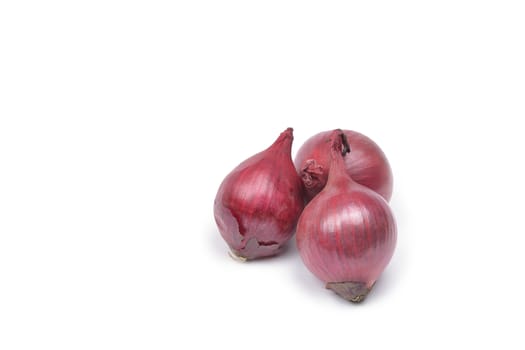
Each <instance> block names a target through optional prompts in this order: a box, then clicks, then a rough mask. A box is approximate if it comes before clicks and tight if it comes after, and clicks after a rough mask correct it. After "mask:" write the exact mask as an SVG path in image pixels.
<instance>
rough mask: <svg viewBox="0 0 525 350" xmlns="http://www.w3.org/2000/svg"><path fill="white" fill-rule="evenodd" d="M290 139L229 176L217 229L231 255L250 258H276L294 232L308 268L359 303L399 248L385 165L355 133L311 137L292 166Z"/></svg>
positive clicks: (218, 204)
mask: <svg viewBox="0 0 525 350" xmlns="http://www.w3.org/2000/svg"><path fill="white" fill-rule="evenodd" d="M292 141H293V130H292V129H291V128H288V129H286V130H285V131H284V132H283V133H281V135H280V136H279V137H278V138H277V140H276V141H275V142H274V143H273V144H272V145H271V146H270V147H269V148H267V149H266V150H264V151H262V152H260V153H258V154H256V155H254V156H252V157H250V158H248V159H247V160H245V161H244V162H242V163H241V164H239V165H238V166H237V167H236V168H235V169H233V170H232V171H231V172H230V173H229V174H228V175H227V176H226V178H225V179H224V180H223V182H222V184H221V185H220V187H219V190H218V192H217V196H216V198H215V203H214V216H215V221H216V223H217V226H218V228H219V232H220V233H221V235H222V237H223V239H224V240H225V241H226V243H227V244H228V245H229V247H230V251H231V254H232V255H233V256H234V257H237V258H239V259H241V260H251V259H257V258H262V257H268V256H272V255H275V254H277V253H278V252H279V251H280V249H281V247H282V246H283V245H284V244H285V243H286V242H287V241H288V240H289V239H290V238H291V236H292V235H293V233H294V231H295V230H296V232H297V234H296V240H297V249H298V251H299V254H300V256H301V259H302V260H303V262H304V264H305V265H306V267H307V268H308V269H309V270H310V271H311V272H312V273H313V274H314V275H315V276H316V277H317V278H319V279H320V280H322V281H323V282H324V283H325V284H326V288H328V289H331V290H333V291H334V292H335V293H337V294H338V295H340V296H341V297H343V298H344V299H346V300H349V301H352V302H360V301H362V300H363V299H364V298H365V297H366V296H367V294H368V293H369V291H370V290H371V288H372V287H373V285H374V283H375V281H376V280H377V279H378V277H379V276H380V274H381V273H382V272H383V270H384V269H385V267H386V266H387V264H388V263H389V261H390V259H391V257H392V255H393V252H394V248H395V245H396V237H397V230H396V224H395V219H394V216H393V214H392V211H391V210H390V208H389V206H388V203H387V201H388V200H389V199H390V197H391V195H392V183H393V181H392V172H391V169H390V165H389V164H388V161H387V159H386V157H385V155H384V153H383V152H382V151H381V149H380V148H379V147H378V146H377V145H376V144H375V143H374V142H373V141H372V140H371V139H369V138H368V137H366V136H364V135H362V134H359V133H357V132H355V131H350V130H344V131H343V130H340V129H337V130H334V131H328V132H323V133H319V134H317V135H315V136H313V137H312V138H310V139H309V140H307V141H306V142H305V144H304V145H303V146H302V147H301V148H300V150H299V151H298V153H297V156H296V160H295V165H294V163H293V162H292V158H291V147H292ZM305 203H307V204H306V207H304V204H305Z"/></svg>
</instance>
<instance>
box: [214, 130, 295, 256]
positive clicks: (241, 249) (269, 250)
mask: <svg viewBox="0 0 525 350" xmlns="http://www.w3.org/2000/svg"><path fill="white" fill-rule="evenodd" d="M292 142H293V129H292V128H288V129H286V130H285V131H284V132H283V133H281V135H280V136H279V137H278V138H277V140H276V141H275V142H274V143H273V144H272V145H271V146H270V147H269V148H267V149H266V150H265V151H263V152H260V153H258V154H256V155H254V156H252V157H250V158H248V159H247V160H245V161H244V162H242V163H241V164H239V165H238V166H237V167H236V168H235V169H233V171H232V172H231V173H229V174H228V175H227V176H226V178H225V179H224V180H223V182H222V184H221V185H220V187H219V190H218V192H217V196H216V197H215V203H214V216H215V221H216V223H217V226H218V228H219V231H220V233H221V235H222V237H223V239H224V240H225V241H226V243H228V245H229V247H230V249H231V251H232V253H233V254H234V255H236V256H237V257H239V258H241V259H243V260H245V259H246V260H251V259H257V258H262V257H267V256H272V255H275V254H277V253H278V252H279V251H280V249H281V247H282V245H283V244H285V243H286V242H287V241H288V240H289V239H290V238H291V237H292V235H293V233H294V230H295V226H296V223H297V220H298V218H299V215H300V214H301V212H302V210H303V206H304V204H303V199H302V183H301V179H300V178H299V176H298V175H297V173H296V171H295V168H294V165H293V162H292V157H291V148H292Z"/></svg>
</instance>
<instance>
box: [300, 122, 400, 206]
mask: <svg viewBox="0 0 525 350" xmlns="http://www.w3.org/2000/svg"><path fill="white" fill-rule="evenodd" d="M343 132H344V134H345V136H346V138H347V139H348V142H349V143H350V145H351V146H352V152H351V153H350V154H349V155H347V156H346V157H345V166H346V170H347V171H348V173H349V174H350V176H351V177H352V179H354V180H355V181H356V182H358V183H360V184H361V185H364V186H366V187H368V188H370V189H372V190H374V191H375V192H377V193H379V194H380V195H381V196H383V198H385V199H386V200H387V201H389V200H390V198H391V197H392V183H393V178H392V170H391V169H390V165H389V164H388V160H387V159H386V156H385V154H384V153H383V151H382V150H381V148H379V146H378V145H377V144H376V143H375V142H374V141H372V140H371V139H370V138H368V137H366V136H365V135H363V134H360V133H358V132H356V131H351V130H343ZM331 133H332V132H331V131H325V132H321V133H319V134H317V135H314V136H312V137H311V138H309V139H308V140H306V142H305V143H304V144H303V145H302V146H301V148H300V149H299V150H298V151H297V155H296V157H295V166H296V170H297V173H298V174H299V176H301V178H302V180H303V183H304V186H305V197H306V198H305V199H306V200H307V201H310V200H311V199H312V198H313V197H314V196H315V195H316V194H318V193H319V192H320V191H321V190H322V189H323V187H324V186H325V184H326V180H327V179H328V170H329V167H330V142H331V141H330V135H331Z"/></svg>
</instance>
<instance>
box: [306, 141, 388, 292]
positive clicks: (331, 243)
mask: <svg viewBox="0 0 525 350" xmlns="http://www.w3.org/2000/svg"><path fill="white" fill-rule="evenodd" d="M344 135H345V134H343V133H342V132H341V131H339V132H338V131H334V132H333V133H332V134H331V136H330V137H331V139H332V141H331V144H330V152H329V153H330V156H331V159H332V164H331V167H330V174H329V176H328V182H327V184H326V186H325V187H324V189H323V190H322V191H321V192H320V193H319V194H318V195H317V196H316V197H314V198H313V200H312V201H311V202H310V203H309V204H308V205H307V206H306V207H305V209H304V210H303V213H302V214H301V217H300V218H299V222H298V224H297V235H296V238H297V248H298V250H299V253H300V255H301V258H302V260H303V262H304V263H305V265H306V267H307V268H308V269H309V270H310V271H311V272H312V273H313V274H314V275H315V276H317V277H318V278H319V279H321V280H322V281H323V282H325V283H326V288H328V289H331V290H333V291H334V292H336V293H337V294H339V295H340V296H341V297H343V298H345V299H346V300H349V301H353V302H360V301H362V300H363V299H364V298H365V297H366V295H367V294H368V292H369V291H370V289H371V288H372V286H373V285H374V283H375V281H376V280H377V278H378V277H379V275H380V274H381V273H382V271H383V270H384V269H385V267H386V266H387V264H388V262H389V261H390V259H391V257H392V254H393V252H394V248H395V244H396V237H397V233H396V232H397V231H396V224H395V221H394V217H393V215H392V212H391V210H390V208H389V206H388V204H387V202H386V201H385V200H384V198H383V197H381V196H380V195H378V194H377V193H376V192H374V191H372V190H370V189H369V188H367V187H365V186H362V185H360V184H358V183H357V182H355V181H354V180H352V178H351V177H350V176H349V175H348V173H347V171H346V164H345V161H344V159H343V156H342V155H341V153H343V154H345V153H347V152H348V148H347V147H345V144H346V142H345V140H344V139H345V137H344ZM350 147H352V145H350ZM350 154H351V153H350Z"/></svg>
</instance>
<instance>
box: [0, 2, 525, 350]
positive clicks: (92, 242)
mask: <svg viewBox="0 0 525 350" xmlns="http://www.w3.org/2000/svg"><path fill="white" fill-rule="evenodd" d="M524 6H525V5H523V1H505V0H498V1H464V0H453V1H448V0H442V1H403V0H401V1H373V0H372V1H359V2H357V1H284V0H279V1H197V0H194V1H109V0H104V1H85V2H79V1H22V0H19V1H2V2H1V3H0V348H1V349H44V348H45V349H186V348H197V347H199V348H201V349H207V348H212V347H213V348H217V349H222V348H226V347H230V348H233V349H268V348H276V349H278V348H287V349H292V348H294V349H295V348H304V347H311V348H323V349H329V348H367V347H373V348H387V347H388V348H401V347H403V348H412V347H415V346H417V347H418V348H436V349H437V348H439V349H442V348H444V347H445V348H450V347H454V348H456V347H457V348H465V347H468V348H471V347H472V348H474V347H479V346H487V347H488V348H496V347H497V348H523V346H524V345H525V344H524V340H523V335H522V334H520V333H523V330H522V327H523V314H524V312H525V307H524V306H525V305H524V293H525V287H524V283H523V277H524V272H523V268H524V266H525V257H524V256H525V254H524V246H525V238H524V236H525V229H524V224H523V223H524V208H525V206H524V205H523V198H524V196H525V186H524V185H523V179H524V177H525V171H524V170H523V166H522V164H523V159H524V156H523V153H524V152H525V138H524V135H523V134H524V131H525V129H524V128H523V127H521V126H520V125H522V119H523V118H524V117H525V20H524V18H525V8H524ZM520 123H521V124H520ZM288 126H291V127H294V129H295V142H294V148H293V151H294V153H295V152H296V150H297V149H298V148H299V146H300V145H301V144H302V142H304V140H306V139H307V138H308V137H309V136H311V135H313V134H315V133H317V132H320V131H324V130H330V129H334V128H346V129H353V130H357V131H360V132H362V133H364V134H366V135H368V136H369V137H371V138H372V139H374V140H375V141H376V142H377V143H378V144H379V145H380V146H381V147H382V149H383V150H384V151H385V153H386V154H387V156H388V158H389V160H390V162H391V165H392V168H393V172H394V179H395V187H394V196H393V199H392V201H391V205H392V209H393V210H394V213H395V215H396V217H397V221H398V231H399V237H398V246H397V250H396V252H395V255H394V257H393V259H392V261H391V264H390V265H389V266H388V268H387V269H386V270H385V272H384V274H383V276H382V277H381V279H380V280H379V282H378V283H377V285H376V287H375V290H373V292H372V293H371V294H370V295H369V298H368V299H367V300H366V301H365V302H364V303H363V304H361V305H353V304H350V303H347V302H345V301H344V300H342V299H340V298H338V297H336V296H335V295H334V294H332V293H331V292H330V291H328V290H325V289H324V288H323V285H322V283H321V282H320V281H318V280H316V279H315V278H314V277H313V276H312V275H311V274H310V273H309V272H308V271H307V270H306V268H305V267H303V265H302V263H301V261H300V259H299V256H298V254H297V252H296V250H295V246H294V245H293V244H291V245H290V247H289V249H288V250H287V251H286V252H285V253H284V254H283V255H281V256H279V257H277V258H274V259H268V260H265V261H256V262H253V263H246V264H241V263H238V262H235V261H233V260H231V259H230V258H229V257H228V256H227V254H226V253H227V248H226V245H225V244H224V242H223V241H222V239H221V238H220V236H219V234H218V232H217V229H216V227H215V223H214V221H213V211H212V207H213V200H214V197H215V193H216V190H217V188H218V186H219V184H220V182H221V181H222V179H223V178H224V176H226V174H227V173H228V172H229V171H230V170H231V169H232V168H233V167H235V166H236V165H237V164H238V163H239V162H241V161H242V160H244V159H245V158H247V157H249V156H251V155H252V154H254V153H256V152H258V151H260V150H262V149H264V148H266V147H267V146H268V145H269V144H271V143H272V142H273V140H274V139H275V138H276V137H277V136H278V134H279V133H280V132H281V131H283V130H284V129H285V128H286V127H288ZM520 323H521V325H520Z"/></svg>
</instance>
